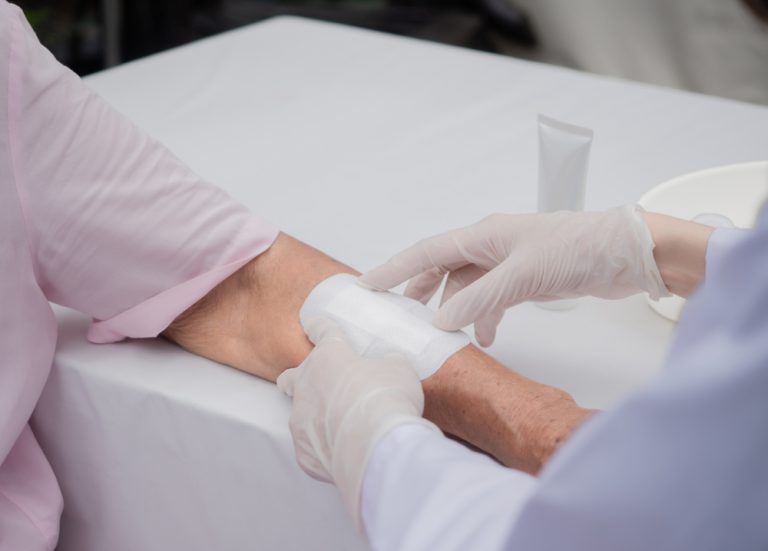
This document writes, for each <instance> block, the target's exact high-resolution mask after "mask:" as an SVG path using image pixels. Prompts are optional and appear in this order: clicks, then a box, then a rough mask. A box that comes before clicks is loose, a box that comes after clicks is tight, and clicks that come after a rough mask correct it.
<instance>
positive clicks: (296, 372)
mask: <svg viewBox="0 0 768 551" xmlns="http://www.w3.org/2000/svg"><path fill="white" fill-rule="evenodd" d="M301 368H302V366H299V367H293V368H291V369H286V370H285V371H283V372H282V373H281V374H280V376H279V377H278V378H277V381H276V382H277V388H279V389H280V390H281V391H282V392H283V394H286V395H287V396H289V397H293V389H294V388H295V387H296V381H297V380H298V378H299V377H300V376H301V372H300V370H301Z"/></svg>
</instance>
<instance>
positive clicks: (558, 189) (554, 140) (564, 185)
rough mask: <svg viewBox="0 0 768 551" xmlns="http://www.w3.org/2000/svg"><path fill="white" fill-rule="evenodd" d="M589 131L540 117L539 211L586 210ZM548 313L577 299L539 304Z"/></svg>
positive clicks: (562, 307)
mask: <svg viewBox="0 0 768 551" xmlns="http://www.w3.org/2000/svg"><path fill="white" fill-rule="evenodd" d="M592 137H593V132H592V130H590V129H588V128H583V127H581V126H576V125H573V124H569V123H566V122H562V121H558V120H556V119H553V118H551V117H547V116H545V115H539V205H538V206H539V212H555V211H558V210H573V211H580V210H584V195H585V193H586V189H587V170H588V168H589V151H590V147H591V146H592ZM536 304H538V305H539V306H540V307H542V308H544V309H546V310H568V309H570V308H573V307H574V306H575V305H576V303H575V301H574V300H573V299H569V300H556V301H551V302H537V303H536Z"/></svg>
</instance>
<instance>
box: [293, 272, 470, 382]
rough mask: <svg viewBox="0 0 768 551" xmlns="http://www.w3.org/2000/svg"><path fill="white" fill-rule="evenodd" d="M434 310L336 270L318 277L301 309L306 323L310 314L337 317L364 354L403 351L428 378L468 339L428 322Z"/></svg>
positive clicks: (334, 320)
mask: <svg viewBox="0 0 768 551" xmlns="http://www.w3.org/2000/svg"><path fill="white" fill-rule="evenodd" d="M434 316H435V313H434V312H433V311H432V310H430V309H429V308H427V307H426V306H424V305H423V304H421V303H420V302H418V301H416V300H412V299H410V298H407V297H404V296H402V295H397V294H395V293H390V292H383V291H371V290H369V289H366V288H364V287H362V286H360V285H358V284H357V278H356V277H354V276H352V275H350V274H337V275H334V276H331V277H329V278H328V279H326V280H324V281H322V282H320V283H319V284H318V285H317V286H316V287H315V288H314V289H312V292H311V293H309V295H308V296H307V298H306V300H305V301H304V304H303V305H302V307H301V310H300V311H299V317H300V319H301V324H302V326H303V327H306V324H307V322H308V321H309V320H311V319H313V318H318V317H320V318H327V319H330V320H332V321H333V322H335V323H336V324H337V325H338V326H339V327H340V328H341V330H342V331H343V332H344V334H345V335H346V336H347V337H348V339H349V342H350V344H351V345H352V348H353V349H354V350H355V351H356V352H357V353H358V354H360V355H361V356H365V357H366V358H381V357H384V356H386V355H388V354H392V353H393V352H396V353H399V354H402V355H403V356H405V358H406V359H407V360H408V362H409V363H410V364H411V366H412V367H413V368H414V371H416V373H417V374H418V375H419V378H421V379H426V378H427V377H429V376H430V375H432V374H433V373H434V372H435V371H437V370H438V369H440V366H442V365H443V363H445V361H446V360H447V359H448V358H449V357H450V356H452V355H453V354H454V353H455V352H458V351H459V350H460V349H462V348H464V347H465V346H467V345H468V344H469V337H467V335H466V334H464V333H463V332H461V331H441V330H440V329H437V328H436V327H435V326H433V325H432V319H433V318H434Z"/></svg>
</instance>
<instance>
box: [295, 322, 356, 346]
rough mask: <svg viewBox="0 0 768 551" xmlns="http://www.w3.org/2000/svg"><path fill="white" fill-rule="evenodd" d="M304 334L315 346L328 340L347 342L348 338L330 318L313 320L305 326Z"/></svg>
mask: <svg viewBox="0 0 768 551" xmlns="http://www.w3.org/2000/svg"><path fill="white" fill-rule="evenodd" d="M304 333H306V335H307V338H308V339H309V340H310V341H312V343H313V344H314V345H318V344H320V342H321V341H324V340H327V339H334V338H335V339H339V340H341V341H344V342H346V339H347V336H346V335H345V334H344V331H342V329H341V327H339V326H338V325H337V324H336V323H335V322H334V321H332V320H330V319H328V318H312V319H309V320H307V322H306V323H305V324H304Z"/></svg>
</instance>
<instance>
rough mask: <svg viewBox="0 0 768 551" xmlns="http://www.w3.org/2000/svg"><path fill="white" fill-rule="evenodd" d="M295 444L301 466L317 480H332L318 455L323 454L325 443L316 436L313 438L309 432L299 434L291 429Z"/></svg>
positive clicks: (297, 459) (297, 460)
mask: <svg viewBox="0 0 768 551" xmlns="http://www.w3.org/2000/svg"><path fill="white" fill-rule="evenodd" d="M291 434H292V436H293V441H294V445H295V447H296V462H297V463H298V464H299V467H301V469H302V470H303V471H304V472H305V473H307V474H308V475H309V476H311V477H312V478H314V479H315V480H320V481H322V482H331V476H330V474H329V473H328V469H326V467H325V465H323V463H322V461H320V458H319V457H318V454H322V453H323V452H322V449H323V444H322V443H321V442H318V441H317V439H316V438H311V437H310V436H309V435H308V434H302V435H297V434H294V433H293V430H292V431H291Z"/></svg>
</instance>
